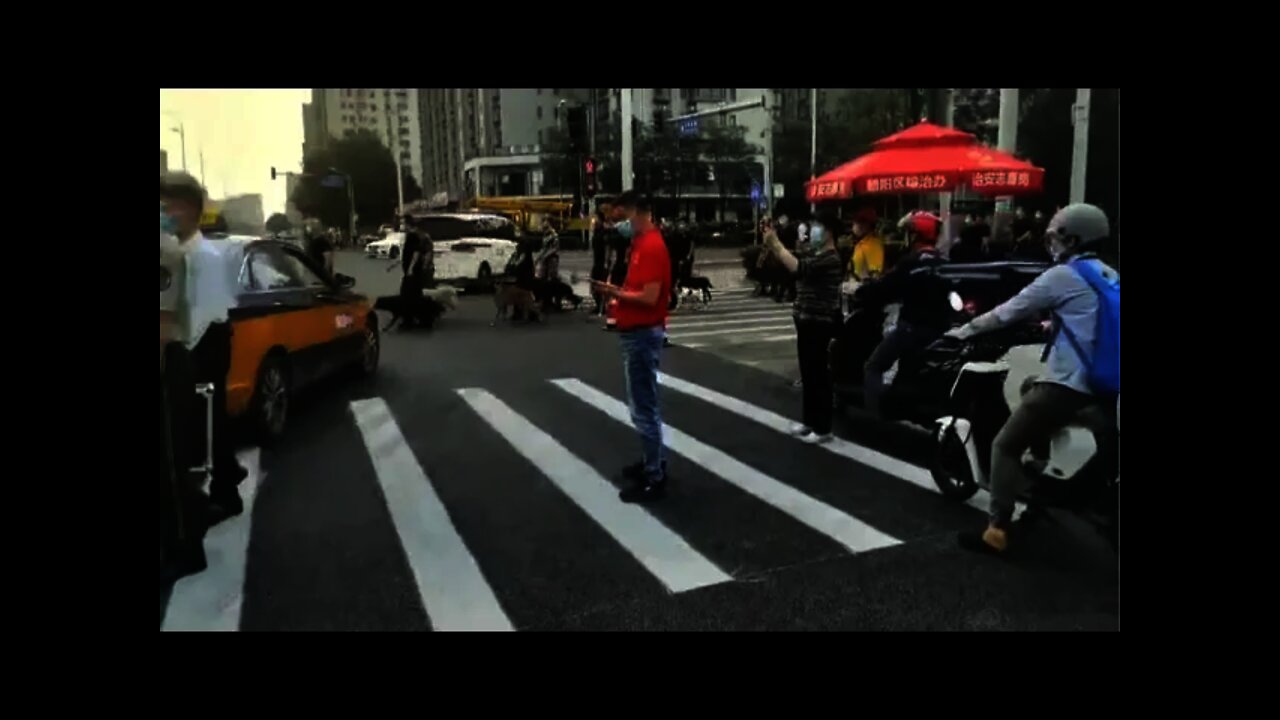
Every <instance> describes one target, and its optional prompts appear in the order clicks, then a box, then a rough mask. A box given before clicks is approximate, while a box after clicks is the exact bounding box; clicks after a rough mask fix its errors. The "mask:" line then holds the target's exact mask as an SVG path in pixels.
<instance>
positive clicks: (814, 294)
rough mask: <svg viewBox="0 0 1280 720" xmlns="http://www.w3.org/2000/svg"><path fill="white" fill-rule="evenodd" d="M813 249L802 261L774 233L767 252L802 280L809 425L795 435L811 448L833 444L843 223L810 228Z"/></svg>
mask: <svg viewBox="0 0 1280 720" xmlns="http://www.w3.org/2000/svg"><path fill="white" fill-rule="evenodd" d="M808 231H809V233H808V240H807V242H806V244H807V246H808V247H807V250H808V252H807V253H806V254H805V256H804V257H802V258H797V257H796V256H795V255H793V254H792V253H791V251H790V250H788V249H787V248H786V246H785V245H783V243H782V240H781V239H779V237H778V234H777V233H776V232H774V231H772V230H770V231H769V232H768V234H766V235H765V238H764V242H765V247H766V248H767V249H768V251H769V252H770V253H772V254H773V255H774V257H776V258H777V259H778V262H780V263H781V264H782V266H783V267H784V268H785V269H786V270H787V271H788V272H789V273H790V274H791V275H793V276H794V277H795V279H796V300H795V305H794V309H793V311H792V316H793V317H794V319H795V324H796V352H797V355H798V356H799V359H800V385H801V387H802V388H803V389H804V404H803V415H802V417H803V421H802V422H799V423H796V424H794V425H792V426H791V433H792V434H793V435H795V436H796V437H799V438H800V439H801V440H802V441H804V442H806V443H810V444H818V443H825V442H829V441H830V440H831V421H832V387H831V368H830V365H829V364H828V362H827V350H828V348H829V347H830V345H831V340H832V339H834V338H835V336H836V332H837V331H838V330H839V328H840V320H841V313H840V284H841V282H842V281H843V279H844V268H843V267H842V266H841V263H840V254H839V253H838V252H837V251H836V238H837V237H838V233H839V232H840V221H839V219H837V218H836V217H835V215H834V214H831V213H824V214H823V215H821V216H819V217H818V218H816V219H815V220H813V221H812V222H811V223H810V224H809V228H808Z"/></svg>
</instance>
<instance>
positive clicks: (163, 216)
mask: <svg viewBox="0 0 1280 720" xmlns="http://www.w3.org/2000/svg"><path fill="white" fill-rule="evenodd" d="M160 232H162V233H167V234H169V235H173V234H174V233H176V232H178V223H177V221H176V220H174V219H173V216H172V215H170V214H169V213H166V212H165V211H164V204H163V203H161V205H160Z"/></svg>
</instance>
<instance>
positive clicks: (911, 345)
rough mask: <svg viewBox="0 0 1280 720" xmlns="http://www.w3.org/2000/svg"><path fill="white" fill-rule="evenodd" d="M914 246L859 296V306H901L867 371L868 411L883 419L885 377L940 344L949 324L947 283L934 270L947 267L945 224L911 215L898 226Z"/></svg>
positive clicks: (934, 218)
mask: <svg viewBox="0 0 1280 720" xmlns="http://www.w3.org/2000/svg"><path fill="white" fill-rule="evenodd" d="M898 227H899V228H900V229H902V230H903V231H904V232H905V233H906V234H907V237H908V240H909V241H910V242H911V249H910V250H909V251H908V252H907V254H906V255H903V256H902V258H901V259H900V260H898V262H897V263H895V264H894V266H893V269H892V270H890V271H889V272H887V273H885V274H884V275H883V276H882V277H880V278H879V279H876V280H873V281H871V282H866V283H863V284H862V285H861V286H860V287H859V288H858V290H857V292H855V293H854V298H855V299H856V300H858V301H859V302H864V303H868V304H871V305H878V306H881V307H883V306H885V305H889V304H891V303H895V302H897V303H902V309H901V310H900V311H899V313H898V322H897V324H896V325H895V326H894V327H893V329H892V330H890V331H889V332H888V333H886V334H885V336H884V339H883V340H881V341H880V345H879V346H877V347H876V349H875V351H873V352H872V353H871V356H870V357H869V358H868V359H867V364H866V366H865V367H864V377H863V384H862V387H863V392H864V395H865V399H866V408H867V410H869V411H871V412H872V413H873V414H876V415H880V414H881V412H880V399H881V398H882V397H883V396H884V374H885V373H886V372H888V371H889V368H891V367H893V364H894V363H896V362H897V361H898V360H899V359H900V358H902V357H903V356H904V355H907V354H909V353H912V352H915V351H918V350H921V349H923V348H925V347H926V346H928V345H929V343H931V342H933V341H934V340H937V339H938V338H939V337H941V336H942V334H943V333H945V332H946V331H947V327H948V325H949V324H950V317H951V315H950V314H951V312H952V310H951V305H950V304H949V303H948V302H947V293H948V292H949V288H948V286H947V284H946V281H945V280H943V279H942V278H940V277H938V276H937V274H935V273H933V272H932V271H931V270H932V269H933V268H936V267H937V266H939V265H942V264H944V263H946V258H944V257H943V256H942V253H940V252H939V251H938V235H939V234H940V232H941V230H942V220H940V219H939V218H938V216H937V215H934V214H932V213H926V212H913V213H909V214H907V215H906V216H905V217H903V218H902V220H901V221H900V222H899V223H898Z"/></svg>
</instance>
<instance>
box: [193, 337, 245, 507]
mask: <svg viewBox="0 0 1280 720" xmlns="http://www.w3.org/2000/svg"><path fill="white" fill-rule="evenodd" d="M191 360H192V364H193V365H194V371H195V381H196V382H197V383H213V398H212V399H210V401H209V402H211V403H213V482H212V484H211V487H210V493H209V494H210V495H212V496H213V497H215V498H216V497H217V496H218V495H219V494H221V493H228V492H230V493H234V492H236V486H237V485H239V484H240V481H241V480H243V479H244V478H245V470H244V468H242V467H241V466H240V462H239V461H238V460H236V452H235V446H234V445H233V444H232V442H231V419H230V417H229V416H228V415H227V373H228V372H230V370H231V326H230V325H229V324H228V323H214V324H212V325H210V326H209V329H208V330H205V332H204V336H203V337H201V338H200V342H199V343H197V344H196V346H195V348H193V349H192V350H191ZM194 405H195V412H194V413H193V418H192V423H193V425H194V427H193V430H192V431H193V435H192V437H196V438H200V440H199V442H197V443H193V444H194V445H196V446H198V447H199V449H200V453H201V454H200V455H199V456H198V459H197V460H196V461H195V462H194V463H192V465H199V464H201V463H202V462H203V459H204V452H205V441H204V438H205V437H206V435H207V429H206V420H205V417H206V416H205V412H206V411H205V407H204V403H203V402H197V403H194Z"/></svg>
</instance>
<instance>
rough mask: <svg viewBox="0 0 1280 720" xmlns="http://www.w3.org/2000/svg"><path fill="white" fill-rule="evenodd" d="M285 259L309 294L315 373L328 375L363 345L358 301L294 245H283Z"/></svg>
mask: <svg viewBox="0 0 1280 720" xmlns="http://www.w3.org/2000/svg"><path fill="white" fill-rule="evenodd" d="M283 252H284V256H285V259H286V260H287V261H288V262H289V264H290V265H291V266H292V269H293V273H294V275H295V276H297V277H298V278H300V279H301V280H302V284H303V285H304V286H305V287H306V288H307V290H308V291H309V293H310V301H311V310H310V311H309V317H308V323H309V324H310V325H312V326H314V327H313V329H312V330H311V331H310V332H311V333H312V334H311V339H312V342H313V343H314V344H313V346H311V347H309V348H308V352H309V353H313V354H314V355H315V358H314V361H315V366H316V376H317V377H320V376H326V375H330V374H332V373H334V372H336V371H338V370H339V369H341V368H343V367H346V366H348V365H350V364H351V363H352V362H353V361H354V360H355V359H357V358H358V357H359V356H360V352H361V351H362V350H363V348H364V322H363V318H357V317H356V309H357V303H356V302H355V300H354V296H353V293H350V292H348V291H347V290H346V289H344V288H342V287H339V286H338V284H337V282H336V281H335V280H334V279H333V278H332V277H331V276H329V274H328V273H323V272H322V271H321V270H320V269H319V268H318V267H317V266H316V264H315V261H314V260H312V259H311V258H310V257H308V256H307V255H306V254H305V253H302V252H299V251H297V250H295V249H293V248H283Z"/></svg>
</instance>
